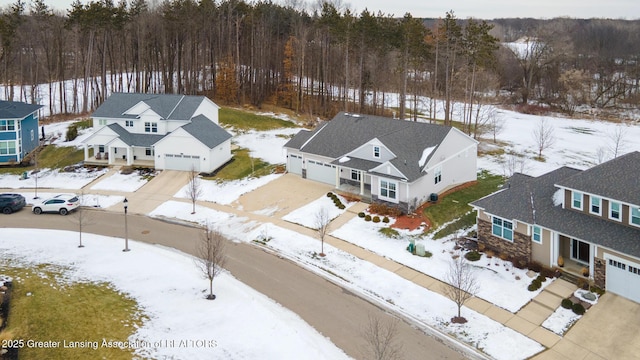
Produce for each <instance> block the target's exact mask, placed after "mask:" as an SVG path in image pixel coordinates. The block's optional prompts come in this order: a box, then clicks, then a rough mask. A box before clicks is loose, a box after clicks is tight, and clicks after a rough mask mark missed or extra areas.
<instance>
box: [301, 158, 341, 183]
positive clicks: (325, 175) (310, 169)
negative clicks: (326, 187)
mask: <svg viewBox="0 0 640 360" xmlns="http://www.w3.org/2000/svg"><path fill="white" fill-rule="evenodd" d="M307 179H310V180H315V181H319V182H323V183H326V184H331V185H335V183H336V167H335V165H331V164H325V163H323V162H320V161H314V160H307Z"/></svg>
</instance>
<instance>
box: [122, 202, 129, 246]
mask: <svg viewBox="0 0 640 360" xmlns="http://www.w3.org/2000/svg"><path fill="white" fill-rule="evenodd" d="M122 203H123V204H124V249H122V251H129V250H130V249H129V232H128V230H129V229H128V227H127V208H128V207H129V201H128V200H127V198H124V201H123V202H122Z"/></svg>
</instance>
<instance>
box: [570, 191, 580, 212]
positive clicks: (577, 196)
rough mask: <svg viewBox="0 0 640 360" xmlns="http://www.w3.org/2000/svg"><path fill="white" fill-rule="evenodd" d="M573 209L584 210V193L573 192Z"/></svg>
mask: <svg viewBox="0 0 640 360" xmlns="http://www.w3.org/2000/svg"><path fill="white" fill-rule="evenodd" d="M571 199H572V201H571V207H572V208H574V209H578V210H582V193H580V192H577V191H572V192H571Z"/></svg>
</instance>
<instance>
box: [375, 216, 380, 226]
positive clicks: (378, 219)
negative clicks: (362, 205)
mask: <svg viewBox="0 0 640 360" xmlns="http://www.w3.org/2000/svg"><path fill="white" fill-rule="evenodd" d="M373 222H374V223H376V224H377V223H379V222H380V216H377V215H376V216H374V217H373Z"/></svg>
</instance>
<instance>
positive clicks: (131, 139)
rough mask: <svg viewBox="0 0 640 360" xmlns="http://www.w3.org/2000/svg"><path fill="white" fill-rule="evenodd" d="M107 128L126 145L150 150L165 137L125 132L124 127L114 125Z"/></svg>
mask: <svg viewBox="0 0 640 360" xmlns="http://www.w3.org/2000/svg"><path fill="white" fill-rule="evenodd" d="M107 127H108V128H109V129H111V130H113V131H114V132H115V133H116V134H118V137H119V138H120V140H122V141H123V142H124V143H125V144H127V145H129V146H140V147H146V148H150V147H151V146H152V145H153V144H155V143H156V142H158V140H160V139H162V138H163V137H164V136H163V135H155V134H134V133H130V132H128V131H127V130H125V129H124V128H123V127H122V126H120V125H118V124H116V123H113V124H109V125H107Z"/></svg>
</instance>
